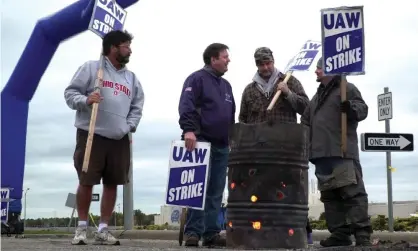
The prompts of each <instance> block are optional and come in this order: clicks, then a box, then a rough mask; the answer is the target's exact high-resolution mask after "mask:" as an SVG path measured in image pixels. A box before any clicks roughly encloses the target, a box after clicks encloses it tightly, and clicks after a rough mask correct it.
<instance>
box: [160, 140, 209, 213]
mask: <svg viewBox="0 0 418 251" xmlns="http://www.w3.org/2000/svg"><path fill="white" fill-rule="evenodd" d="M209 159H210V144H209V143H207V142H198V143H197V144H196V148H195V149H194V150H193V151H187V150H186V148H185V146H184V141H182V140H177V141H173V143H172V146H171V151H170V158H169V173H168V182H167V193H166V204H167V205H173V206H174V205H175V206H181V207H189V208H194V209H200V210H203V209H204V206H205V198H206V184H207V176H208V168H209Z"/></svg>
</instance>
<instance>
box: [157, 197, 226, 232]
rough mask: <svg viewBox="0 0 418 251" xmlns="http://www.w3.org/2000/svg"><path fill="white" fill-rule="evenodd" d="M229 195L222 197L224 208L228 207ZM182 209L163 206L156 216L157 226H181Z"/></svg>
mask: <svg viewBox="0 0 418 251" xmlns="http://www.w3.org/2000/svg"><path fill="white" fill-rule="evenodd" d="M227 198H228V197H227V195H226V193H225V192H224V195H223V197H222V207H226V204H227ZM180 218H181V207H178V206H167V205H162V206H161V207H160V214H157V215H155V216H154V224H155V225H164V224H166V223H167V224H168V225H169V226H180Z"/></svg>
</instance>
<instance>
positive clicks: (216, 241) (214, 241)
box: [202, 234, 226, 247]
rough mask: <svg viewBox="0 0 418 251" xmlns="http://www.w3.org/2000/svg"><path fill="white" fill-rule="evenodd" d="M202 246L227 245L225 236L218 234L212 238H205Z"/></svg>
mask: <svg viewBox="0 0 418 251" xmlns="http://www.w3.org/2000/svg"><path fill="white" fill-rule="evenodd" d="M202 246H204V247H226V239H225V237H223V236H221V235H219V234H217V235H215V236H213V237H212V238H210V239H204V240H203V243H202Z"/></svg>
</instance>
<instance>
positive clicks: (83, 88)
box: [64, 57, 144, 140]
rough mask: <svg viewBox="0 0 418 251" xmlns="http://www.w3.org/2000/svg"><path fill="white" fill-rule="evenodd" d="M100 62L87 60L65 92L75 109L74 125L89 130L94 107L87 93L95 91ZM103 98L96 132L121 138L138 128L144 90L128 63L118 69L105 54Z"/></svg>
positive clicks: (68, 102)
mask: <svg viewBox="0 0 418 251" xmlns="http://www.w3.org/2000/svg"><path fill="white" fill-rule="evenodd" d="M99 64H100V61H99V60H97V61H88V62H86V63H84V64H83V65H82V66H81V67H80V68H79V69H78V70H77V72H76V73H75V75H74V77H73V78H72V80H71V83H70V85H69V86H68V87H67V88H66V89H65V91H64V97H65V101H66V102H67V105H68V106H69V107H70V108H71V109H73V110H76V111H77V112H76V118H75V124H74V125H75V127H77V128H79V129H82V130H86V131H88V130H89V125H90V118H91V112H92V106H91V105H90V106H89V105H87V96H88V95H90V94H91V93H92V92H93V91H94V84H95V82H96V78H97V71H98V69H99ZM100 95H101V96H102V97H103V100H102V101H101V102H100V103H99V108H98V112H97V118H96V127H95V133H96V134H98V135H100V136H103V137H106V138H110V139H116V140H119V139H121V138H123V137H124V136H125V135H126V134H127V133H129V132H131V131H135V130H136V127H137V126H138V124H139V121H140V120H141V117H142V109H143V106H144V91H143V89H142V86H141V84H140V82H139V81H138V79H137V78H136V77H135V75H134V74H133V73H132V72H131V71H129V70H128V69H127V68H126V66H125V67H124V68H122V69H120V70H117V69H116V68H115V67H114V66H113V65H112V63H111V62H110V61H109V59H107V57H105V59H104V64H103V86H102V88H101V89H100Z"/></svg>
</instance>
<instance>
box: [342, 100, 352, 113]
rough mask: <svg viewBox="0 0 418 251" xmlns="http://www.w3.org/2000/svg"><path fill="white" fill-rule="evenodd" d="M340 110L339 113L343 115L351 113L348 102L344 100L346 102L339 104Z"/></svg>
mask: <svg viewBox="0 0 418 251" xmlns="http://www.w3.org/2000/svg"><path fill="white" fill-rule="evenodd" d="M340 109H341V112H343V113H347V114H348V113H350V112H351V103H350V101H348V100H346V101H343V102H341V105H340Z"/></svg>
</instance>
